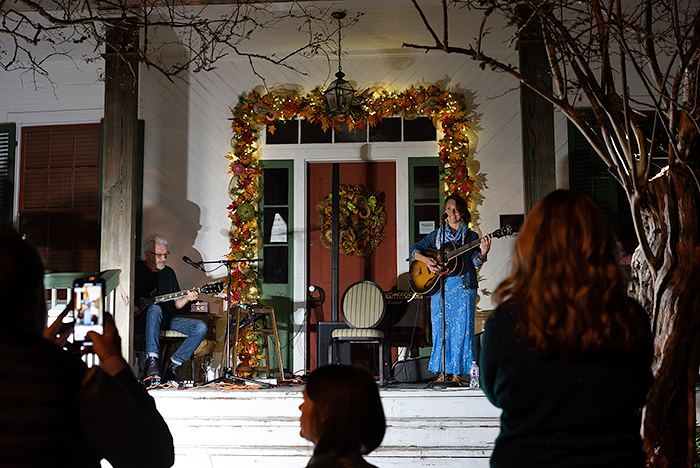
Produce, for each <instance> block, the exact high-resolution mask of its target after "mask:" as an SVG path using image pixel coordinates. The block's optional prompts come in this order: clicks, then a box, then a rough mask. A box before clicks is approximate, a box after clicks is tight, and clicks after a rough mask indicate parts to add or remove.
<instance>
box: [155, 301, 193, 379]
mask: <svg viewBox="0 0 700 468" xmlns="http://www.w3.org/2000/svg"><path fill="white" fill-rule="evenodd" d="M162 321H163V310H162V309H161V308H160V306H159V305H157V304H154V305H152V306H150V307H149V308H148V309H146V356H147V357H158V353H159V350H160V323H161V322H162ZM168 328H169V329H170V330H175V331H178V332H180V333H182V334H183V335H187V338H185V341H183V342H182V344H181V345H180V347H179V348H178V349H177V351H175V352H174V353H173V355H172V356H171V357H170V360H171V361H173V363H175V364H177V365H178V366H181V365H182V363H183V362H186V361H188V360H189V359H190V356H192V353H194V350H195V349H197V346H199V343H201V342H202V340H203V339H204V337H205V336H206V335H207V324H206V323H204V322H202V321H201V320H196V319H188V318H184V317H173V318H172V319H171V320H170V327H168Z"/></svg>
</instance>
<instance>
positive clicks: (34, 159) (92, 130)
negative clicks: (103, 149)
mask: <svg viewBox="0 0 700 468" xmlns="http://www.w3.org/2000/svg"><path fill="white" fill-rule="evenodd" d="M99 161H100V125H99V124H88V125H61V126H51V127H26V128H23V129H22V154H21V165H20V194H19V210H18V211H19V213H18V214H19V229H20V232H23V233H25V234H26V235H27V237H28V238H29V239H30V240H31V241H32V242H33V243H34V244H35V245H36V247H37V249H38V250H39V253H40V254H41V256H42V258H43V260H44V264H45V266H46V268H47V269H48V270H55V271H74V272H78V271H82V272H92V271H95V270H96V269H97V268H98V265H97V249H98V244H99V222H98V220H99V180H100V177H99Z"/></svg>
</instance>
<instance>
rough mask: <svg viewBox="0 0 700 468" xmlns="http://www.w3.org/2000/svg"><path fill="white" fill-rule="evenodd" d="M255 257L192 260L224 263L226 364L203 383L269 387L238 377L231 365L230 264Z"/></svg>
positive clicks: (265, 384)
mask: <svg viewBox="0 0 700 468" xmlns="http://www.w3.org/2000/svg"><path fill="white" fill-rule="evenodd" d="M257 261H258V260H257V259H253V260H212V261H207V262H204V261H202V262H194V263H197V264H200V265H203V264H207V263H215V264H221V265H226V341H225V343H224V354H225V356H226V360H225V362H226V366H225V367H224V368H223V370H222V373H221V376H220V377H218V378H216V379H213V380H210V381H209V382H205V383H204V385H208V384H212V383H221V382H224V383H236V382H244V383H246V384H251V385H258V386H260V387H266V388H268V387H271V386H272V385H270V384H269V383H267V382H259V381H257V380H252V379H246V378H244V377H239V376H237V375H235V374H234V373H233V368H232V367H231V276H232V275H231V265H233V264H234V263H236V264H238V263H243V262H257ZM236 338H238V330H236ZM236 345H238V339H236ZM236 353H238V350H236ZM280 365H281V364H280Z"/></svg>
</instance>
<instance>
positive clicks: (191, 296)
mask: <svg viewBox="0 0 700 468" xmlns="http://www.w3.org/2000/svg"><path fill="white" fill-rule="evenodd" d="M198 297H199V291H197V290H195V289H190V290H189V291H187V296H184V297H181V298H179V299H175V307H176V308H177V309H182V308H183V307H185V306H186V305H187V303H188V302H190V301H196V300H197V298H198Z"/></svg>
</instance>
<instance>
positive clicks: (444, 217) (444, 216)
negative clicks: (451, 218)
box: [442, 213, 447, 221]
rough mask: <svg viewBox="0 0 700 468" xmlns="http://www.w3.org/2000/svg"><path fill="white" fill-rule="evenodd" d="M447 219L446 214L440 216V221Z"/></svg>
mask: <svg viewBox="0 0 700 468" xmlns="http://www.w3.org/2000/svg"><path fill="white" fill-rule="evenodd" d="M446 219H447V213H443V214H442V220H443V221H445V220H446Z"/></svg>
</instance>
